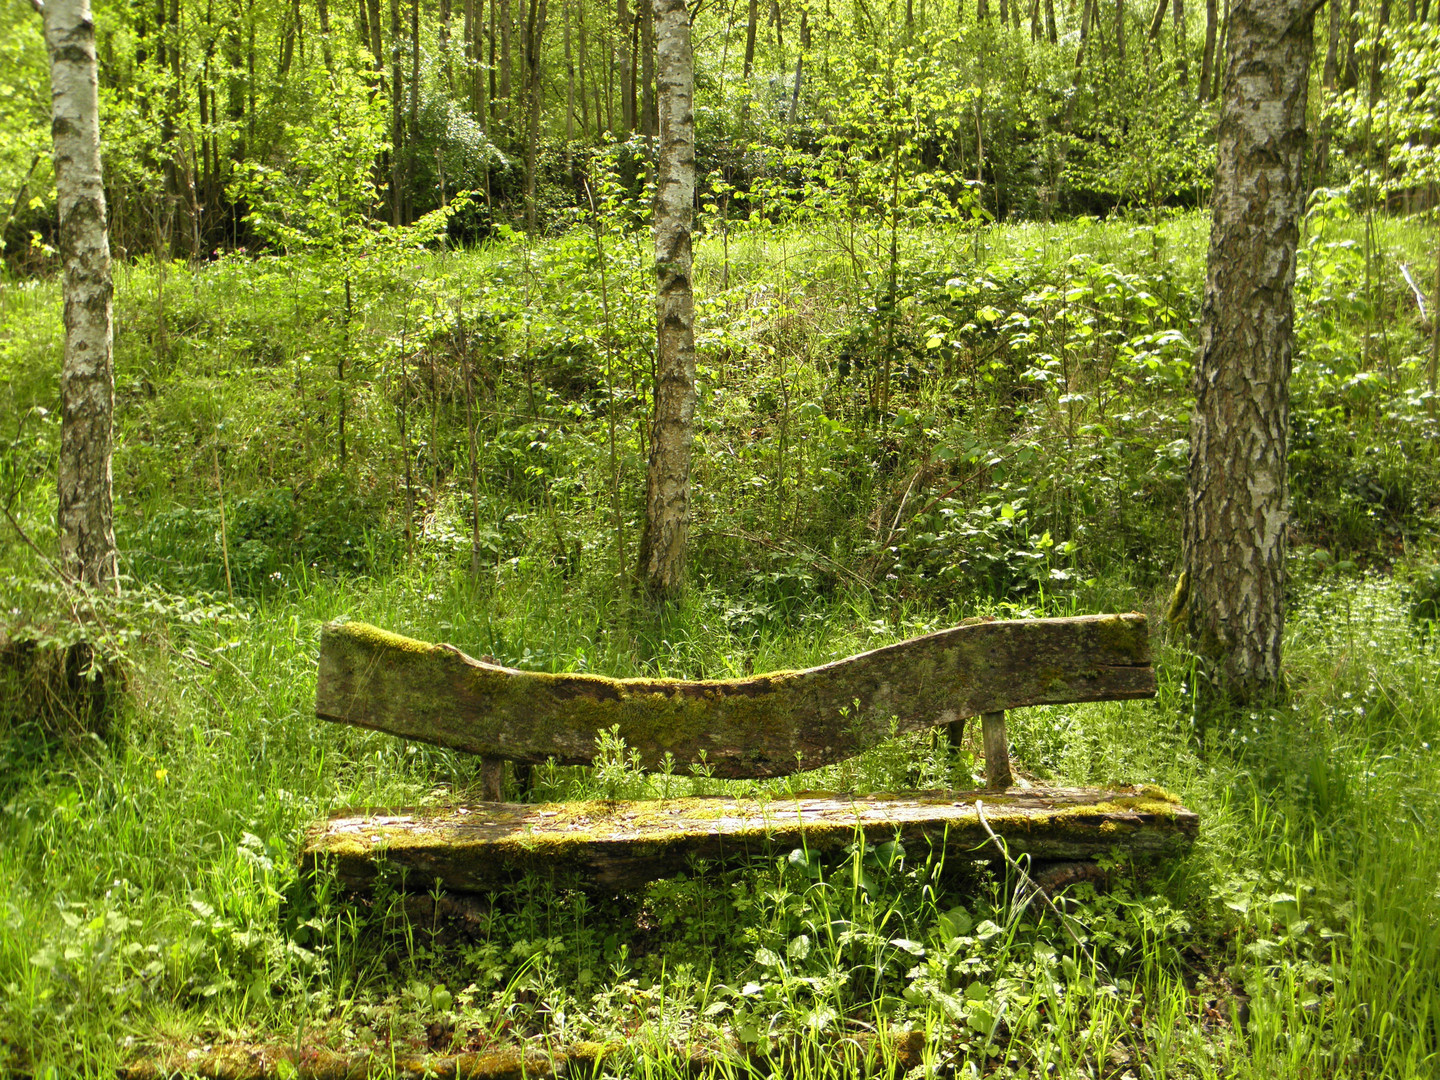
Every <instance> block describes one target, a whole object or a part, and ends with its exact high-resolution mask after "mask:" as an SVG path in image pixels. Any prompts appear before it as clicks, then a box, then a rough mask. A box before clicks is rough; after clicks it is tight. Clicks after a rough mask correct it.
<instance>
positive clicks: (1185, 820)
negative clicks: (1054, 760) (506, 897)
mask: <svg viewBox="0 0 1440 1080" xmlns="http://www.w3.org/2000/svg"><path fill="white" fill-rule="evenodd" d="M982 813H983V815H984V824H982V822H981V814H982ZM987 824H988V825H989V826H990V828H991V829H993V830H994V831H995V833H996V834H997V835H999V836H1000V837H1001V838H1002V839H1003V840H1004V841H1005V846H1006V848H1007V849H1008V851H1009V853H1010V855H1011V856H1019V855H1029V856H1030V858H1031V859H1037V860H1040V859H1045V860H1049V859H1063V860H1074V859H1093V858H1095V857H1096V856H1099V855H1103V854H1105V853H1106V852H1109V851H1111V850H1112V849H1114V848H1117V847H1118V848H1122V849H1124V850H1125V851H1126V852H1128V853H1129V854H1131V855H1134V856H1175V855H1181V854H1184V853H1185V852H1186V851H1187V850H1188V849H1189V848H1190V846H1191V844H1192V843H1193V842H1194V839H1195V834H1196V830H1197V826H1198V824H1199V819H1198V818H1197V817H1196V815H1195V814H1194V813H1193V812H1191V811H1189V810H1187V809H1185V807H1183V806H1181V805H1180V803H1179V802H1178V800H1176V799H1175V798H1174V797H1173V796H1171V795H1169V794H1167V793H1166V792H1164V791H1161V790H1160V789H1159V788H1153V787H1146V788H1123V789H1119V790H1112V791H1099V790H1092V789H1073V788H1061V789H1053V790H1046V791H1041V790H1031V791H1024V792H1011V793H1008V794H1004V795H997V794H991V793H987V792H953V791H932V792H916V793H914V794H909V795H903V796H899V795H870V796H860V797H851V796H844V795H835V794H831V793H824V792H816V793H812V794H809V795H801V796H798V797H795V798H778V799H771V800H757V799H731V798H707V799H667V800H652V801H642V802H614V801H607V800H596V801H593V802H583V803H552V804H540V805H527V804H522V803H476V804H474V805H471V806H461V807H449V808H441V809H435V810H417V811H396V812H385V811H379V812H373V813H372V812H359V813H356V812H353V811H351V812H343V813H341V814H338V815H336V816H335V817H332V818H331V819H330V820H328V821H323V822H320V823H319V824H317V825H316V826H315V827H314V828H312V829H311V830H310V833H309V835H307V837H306V838H305V843H304V845H303V847H302V849H301V860H302V861H303V862H304V863H306V864H307V865H310V866H317V867H318V866H324V867H326V868H328V869H329V870H330V871H331V872H333V873H334V874H335V876H336V877H337V878H338V879H339V881H340V882H341V883H342V884H344V885H345V886H347V887H349V888H351V889H355V890H358V891H368V890H370V889H372V888H374V886H375V884H376V881H377V879H378V878H379V877H380V876H382V874H387V873H388V874H389V875H390V880H392V881H400V880H402V878H401V875H403V883H404V886H403V887H404V888H405V889H406V890H407V891H410V892H424V891H430V890H434V889H444V890H446V891H449V892H460V893H476V892H480V893H483V892H487V891H489V890H491V889H493V888H496V887H498V886H501V885H504V884H505V883H507V882H512V881H515V880H518V879H519V878H521V877H523V876H524V875H526V874H527V873H539V874H544V875H549V874H552V873H556V872H560V873H570V874H575V875H577V876H578V880H579V882H580V883H581V884H583V885H585V886H587V887H592V888H605V889H626V888H634V887H637V886H641V885H644V884H646V883H648V882H651V881H654V880H657V879H658V878H661V877H665V876H668V875H670V874H673V873H675V872H677V871H679V870H683V869H684V868H685V866H686V865H687V863H688V862H689V861H690V860H692V859H705V860H707V861H713V862H724V861H728V862H732V863H733V862H735V861H737V860H741V861H743V860H744V859H746V858H750V857H754V856H765V855H773V854H775V853H777V852H778V853H783V852H787V851H791V850H793V849H796V848H803V849H805V850H806V851H809V852H815V853H817V854H822V855H823V854H826V853H833V852H838V851H839V850H840V849H842V848H844V847H845V846H847V845H849V844H852V843H854V842H855V841H856V840H857V839H858V838H860V837H862V836H863V837H864V839H865V840H867V841H868V842H871V843H884V842H888V841H895V840H899V841H900V842H901V843H903V844H904V845H905V846H906V847H907V848H910V849H912V850H913V851H914V856H913V857H915V858H917V859H919V860H923V859H924V857H925V852H926V851H927V850H929V849H932V848H933V849H935V850H939V849H942V848H945V849H949V850H951V851H956V852H962V851H963V852H965V853H966V854H967V856H968V857H970V858H980V859H986V858H988V859H995V858H999V856H1000V853H999V851H998V850H997V849H996V847H995V845H994V843H993V841H990V839H989V834H988V833H987V832H986V831H985V825H987Z"/></svg>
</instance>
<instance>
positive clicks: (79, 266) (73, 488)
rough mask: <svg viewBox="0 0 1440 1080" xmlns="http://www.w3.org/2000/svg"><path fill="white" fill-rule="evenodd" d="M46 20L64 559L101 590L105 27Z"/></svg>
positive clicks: (108, 520)
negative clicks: (59, 302)
mask: <svg viewBox="0 0 1440 1080" xmlns="http://www.w3.org/2000/svg"><path fill="white" fill-rule="evenodd" d="M43 14H44V19H45V45H46V48H47V49H48V51H49V53H50V91H51V132H52V136H53V140H54V161H55V188H56V192H57V195H58V197H59V213H60V254H61V258H62V260H63V262H64V297H65V357H64V361H63V363H62V365H61V369H60V401H61V426H60V467H59V483H58V486H59V496H60V499H59V512H58V525H59V529H60V562H61V567H62V569H63V570H64V571H65V573H66V574H67V575H68V576H69V577H70V578H72V579H73V580H76V581H84V582H86V583H87V584H90V585H92V586H97V587H99V586H105V585H107V584H109V583H110V582H112V581H113V580H114V578H115V573H116V569H115V533H114V528H113V524H112V504H111V474H110V453H111V444H112V437H113V436H112V424H113V418H114V412H115V378H114V374H113V371H112V368H111V348H112V346H111V298H112V294H113V287H112V285H111V280H110V237H109V233H108V230H107V227H106V213H105V190H104V185H103V180H102V176H101V171H100V102H99V94H98V90H97V70H96V62H95V24H94V22H93V20H92V19H91V15H90V3H89V0H50V2H49V3H47V4H45V5H44V9H43Z"/></svg>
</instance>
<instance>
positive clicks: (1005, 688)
mask: <svg viewBox="0 0 1440 1080" xmlns="http://www.w3.org/2000/svg"><path fill="white" fill-rule="evenodd" d="M1154 685H1155V684H1154V673H1153V672H1152V671H1151V670H1150V668H1149V666H1148V663H1147V661H1146V659H1145V620H1144V617H1143V616H1139V615H1123V616H1121V615H1117V616H1104V617H1096V616H1086V617H1081V618H1077V619H1052V620H1045V619H1039V620H1028V621H1013V622H990V623H980V624H976V625H973V626H967V627H957V628H954V629H952V630H946V631H941V632H939V633H936V634H929V635H926V636H924V637H920V638H915V639H913V640H911V641H907V642H901V643H899V644H897V645H893V646H887V647H885V648H883V649H877V650H874V651H872V652H869V653H864V654H861V655H859V656H855V657H851V658H849V659H847V660H842V661H837V662H835V663H832V664H826V665H823V666H821V667H818V668H811V669H809V670H806V671H777V672H772V673H770V674H768V675H762V676H757V677H755V678H751V679H738V680H723V681H696V682H691V681H686V680H679V679H609V678H606V677H604V676H601V675H592V674H549V673H542V672H527V671H516V670H513V669H510V668H505V667H500V666H497V665H494V664H486V663H481V662H478V661H475V660H472V659H470V658H469V657H467V656H465V655H464V654H463V653H461V652H459V651H458V650H456V649H453V648H451V647H449V646H441V645H435V646H432V645H426V644H425V643H424V642H417V641H414V640H412V639H409V638H403V637H399V636H397V635H394V634H388V633H386V632H385V631H383V630H379V629H377V628H375V627H371V626H368V625H366V624H364V623H344V624H331V625H329V626H327V627H326V628H325V630H324V633H323V634H322V637H321V655H320V676H319V681H318V685H317V691H316V712H317V714H318V715H320V716H322V717H324V718H326V719H331V720H339V721H342V722H346V723H352V724H357V725H360V726H362V727H371V728H377V729H379V730H382V731H390V732H393V733H395V734H398V735H403V736H406V737H408V738H414V739H420V740H422V741H425V742H431V743H435V744H437V745H441V746H448V747H452V748H455V749H459V750H465V751H469V752H472V753H479V754H484V755H486V756H488V757H497V758H507V759H510V760H514V761H521V762H530V763H537V764H538V763H543V762H544V761H546V760H547V759H549V758H554V759H555V760H556V761H557V762H559V763H561V764H581V763H587V762H589V761H590V760H592V759H593V757H594V755H595V751H596V737H597V736H598V735H599V734H600V733H601V732H605V731H610V730H612V729H615V730H618V734H619V736H620V737H621V738H622V739H623V740H624V741H625V743H626V745H627V746H629V747H630V748H632V749H634V750H636V751H637V752H638V753H639V755H640V758H641V761H642V762H643V763H644V765H645V766H646V767H647V768H654V767H656V766H658V765H659V764H660V763H661V761H662V760H663V759H664V757H665V755H666V754H667V753H668V754H670V755H672V757H673V759H674V760H675V762H676V763H677V764H679V765H681V766H683V765H686V764H692V763H696V762H698V761H700V760H702V759H703V760H706V761H707V762H708V764H709V765H710V767H711V768H712V770H713V774H714V775H716V776H720V777H761V776H782V775H786V774H789V773H793V772H797V771H802V770H806V769H813V768H817V767H819V766H822V765H826V764H831V763H834V762H837V761H842V760H844V759H845V758H848V757H852V756H854V755H855V754H857V753H860V752H861V751H863V750H866V749H869V748H871V747H873V746H876V745H878V744H879V743H880V742H882V741H883V740H884V739H886V738H888V737H889V736H890V735H891V734H892V732H894V731H896V730H899V731H902V732H903V731H918V730H924V729H926V728H929V727H933V726H935V725H937V724H942V723H951V722H954V721H956V720H959V719H963V718H965V717H968V716H974V715H977V714H978V713H983V712H993V711H999V710H1003V709H1010V708H1017V707H1023V706H1024V705H1029V704H1046V703H1061V702H1070V701H1097V700H1110V699H1117V698H1133V697H1147V696H1150V695H1152V694H1153V693H1154ZM857 702H858V705H857Z"/></svg>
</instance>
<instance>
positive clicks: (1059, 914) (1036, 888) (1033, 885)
mask: <svg viewBox="0 0 1440 1080" xmlns="http://www.w3.org/2000/svg"><path fill="white" fill-rule="evenodd" d="M975 815H976V816H977V817H978V818H979V819H980V827H981V828H983V829H984V830H985V832H986V834H987V835H988V836H989V837H990V840H991V842H992V843H993V844H994V845H995V850H997V851H998V852H1000V856H1001V858H1003V859H1004V860H1005V862H1006V863H1007V864H1008V865H1009V867H1010V869H1012V870H1014V871H1015V873H1017V874H1019V875H1020V880H1021V881H1022V882H1024V883H1025V884H1026V885H1028V886H1029V887H1030V889H1031V894H1032V895H1034V896H1038V897H1040V900H1041V902H1042V903H1043V904H1044V905H1045V906H1046V907H1047V908H1049V909H1050V910H1051V912H1053V913H1054V915H1055V918H1057V919H1059V920H1060V928H1061V929H1062V930H1064V931H1065V936H1066V937H1068V938H1069V939H1070V940H1071V941H1073V942H1074V943H1075V947H1076V948H1077V949H1079V950H1080V953H1081V955H1082V956H1084V957H1085V959H1086V960H1088V961H1089V962H1090V964H1091V966H1092V967H1093V968H1095V969H1096V970H1098V971H1103V970H1104V968H1103V967H1101V965H1100V962H1099V961H1098V960H1096V959H1095V957H1094V956H1093V955H1092V954H1091V952H1090V950H1089V949H1087V948H1086V947H1085V943H1084V942H1083V941H1081V940H1080V935H1079V934H1077V933H1075V931H1074V930H1072V929H1071V928H1070V924H1069V922H1067V921H1066V915H1065V913H1064V912H1063V911H1061V910H1060V908H1059V907H1057V906H1056V904H1055V901H1054V900H1052V899H1050V894H1049V893H1047V892H1046V891H1045V890H1044V889H1043V888H1041V887H1040V885H1039V884H1038V883H1037V882H1036V881H1035V879H1034V878H1032V877H1031V876H1030V875H1029V874H1028V873H1026V872H1025V868H1024V867H1023V866H1021V865H1020V864H1019V863H1018V862H1016V861H1015V859H1014V857H1013V856H1012V855H1011V854H1010V851H1009V849H1008V848H1006V846H1005V841H1004V840H1002V839H1000V837H999V836H997V835H996V834H995V830H994V829H992V828H991V827H990V822H988V821H986V820H985V803H984V802H983V801H982V800H980V799H976V800H975Z"/></svg>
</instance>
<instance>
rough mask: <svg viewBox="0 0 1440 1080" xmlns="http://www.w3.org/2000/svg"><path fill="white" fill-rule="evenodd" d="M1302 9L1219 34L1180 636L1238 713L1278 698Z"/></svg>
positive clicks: (1285, 1)
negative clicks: (1215, 144) (1221, 79)
mask: <svg viewBox="0 0 1440 1080" xmlns="http://www.w3.org/2000/svg"><path fill="white" fill-rule="evenodd" d="M1314 10H1315V8H1314V5H1313V3H1312V2H1311V0H1238V2H1237V3H1236V4H1235V6H1234V9H1233V11H1232V13H1231V22H1230V28H1229V34H1228V47H1227V50H1226V51H1227V66H1226V72H1225V94H1224V102H1223V105H1222V107H1221V112H1220V130H1219V153H1218V160H1217V164H1216V179H1215V199H1214V218H1213V223H1212V226H1211V232H1210V253H1209V259H1208V264H1207V272H1206V278H1205V298H1204V303H1203V306H1202V309H1201V333H1200V356H1199V361H1198V363H1197V365H1196V368H1195V396H1196V402H1195V410H1194V412H1193V414H1192V416H1191V429H1190V440H1191V442H1190V470H1189V479H1190V497H1189V500H1188V503H1187V507H1186V515H1185V526H1184V548H1185V555H1184V559H1185V572H1186V579H1185V583H1186V585H1187V586H1188V599H1187V604H1188V607H1187V610H1186V614H1187V623H1188V626H1189V629H1190V631H1191V634H1192V635H1193V636H1194V638H1195V640H1196V643H1197V647H1198V650H1199V652H1200V655H1201V656H1202V657H1203V658H1204V659H1205V661H1206V662H1207V664H1208V665H1209V669H1210V674H1211V676H1212V678H1213V679H1214V680H1215V681H1216V682H1217V683H1218V684H1219V686H1220V687H1221V688H1222V689H1223V690H1224V692H1225V693H1226V694H1227V695H1228V696H1230V697H1232V698H1235V699H1238V700H1255V699H1257V698H1263V697H1264V696H1266V695H1268V694H1270V693H1272V692H1274V691H1275V690H1278V689H1279V688H1280V687H1281V686H1282V675H1281V668H1280V663H1281V655H1280V644H1281V634H1282V632H1283V630H1284V618H1285V605H1284V588H1285V554H1286V523H1287V519H1288V514H1289V486H1288V482H1287V478H1286V470H1285V464H1286V453H1287V448H1288V433H1289V410H1290V399H1289V381H1290V357H1291V349H1292V347H1293V342H1294V296H1293V293H1294V284H1295V251H1296V245H1297V242H1298V240H1299V220H1300V213H1301V209H1302V205H1301V204H1302V202H1303V200H1304V194H1305V192H1304V186H1303V182H1302V176H1303V169H1304V157H1305V139H1306V135H1305V108H1306V92H1307V89H1308V83H1309V74H1310V55H1311V52H1312V50H1313V40H1312V32H1311V22H1312V19H1313V17H1314Z"/></svg>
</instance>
